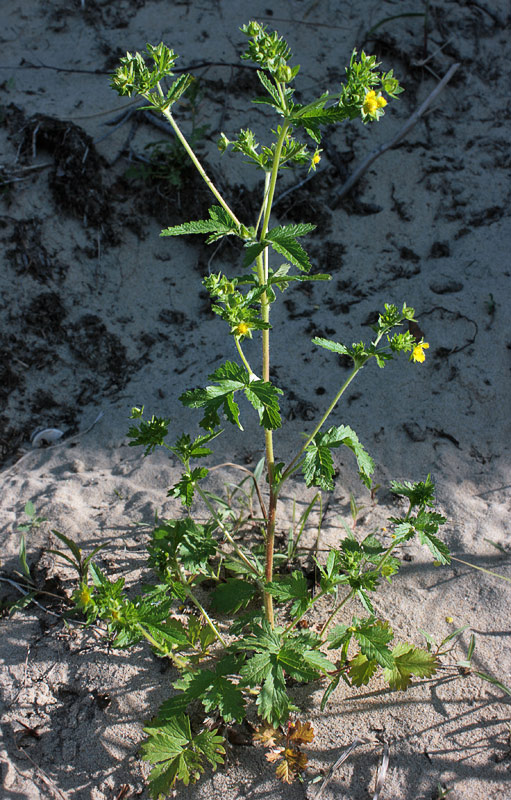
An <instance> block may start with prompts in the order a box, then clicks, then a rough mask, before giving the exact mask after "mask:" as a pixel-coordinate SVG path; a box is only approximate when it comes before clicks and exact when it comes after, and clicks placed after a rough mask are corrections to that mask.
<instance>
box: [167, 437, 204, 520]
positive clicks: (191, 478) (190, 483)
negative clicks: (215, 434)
mask: <svg viewBox="0 0 511 800" xmlns="http://www.w3.org/2000/svg"><path fill="white" fill-rule="evenodd" d="M205 449H206V448H205ZM209 452H211V451H209ZM208 474H209V470H208V469H206V467H195V469H192V470H188V471H187V472H184V473H183V475H182V476H181V480H179V481H178V482H177V483H175V484H174V486H173V487H172V489H169V491H168V492H167V497H178V498H179V499H180V500H181V502H182V503H183V505H185V506H186V507H187V508H189V507H190V506H191V505H192V502H193V496H194V494H195V487H196V485H197V483H198V482H199V481H200V480H202V479H203V478H206V477H207V475H208Z"/></svg>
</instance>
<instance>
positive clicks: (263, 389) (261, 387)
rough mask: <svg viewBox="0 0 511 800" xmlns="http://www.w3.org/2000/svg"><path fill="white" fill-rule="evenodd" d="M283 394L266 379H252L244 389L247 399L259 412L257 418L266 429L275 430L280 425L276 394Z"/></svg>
mask: <svg viewBox="0 0 511 800" xmlns="http://www.w3.org/2000/svg"><path fill="white" fill-rule="evenodd" d="M279 394H283V392H282V389H278V388H277V387H276V386H273V384H271V383H268V382H267V381H252V383H251V384H250V385H249V386H248V387H247V388H246V389H245V395H246V397H247V400H248V401H249V402H250V403H251V404H252V406H253V407H254V408H255V409H256V411H257V412H258V413H259V420H260V423H261V425H262V426H263V428H265V429H266V430H271V431H273V430H275V429H276V428H280V426H281V425H282V419H281V416H280V406H279V401H278V395H279Z"/></svg>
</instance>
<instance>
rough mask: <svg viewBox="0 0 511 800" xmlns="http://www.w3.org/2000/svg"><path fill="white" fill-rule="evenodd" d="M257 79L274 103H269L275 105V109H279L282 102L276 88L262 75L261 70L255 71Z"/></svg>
mask: <svg viewBox="0 0 511 800" xmlns="http://www.w3.org/2000/svg"><path fill="white" fill-rule="evenodd" d="M257 77H258V78H259V80H260V81H261V83H262V84H263V86H264V88H265V89H266V91H267V92H268V94H269V95H270V97H271V98H272V100H273V101H274V102H273V103H271V105H275V108H281V107H282V100H281V98H280V95H279V93H278V91H277V89H276V87H275V86H274V85H273V83H272V82H271V81H270V79H269V78H267V77H266V75H265V74H264V72H261V70H257Z"/></svg>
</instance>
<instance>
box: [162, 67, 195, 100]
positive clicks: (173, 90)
mask: <svg viewBox="0 0 511 800" xmlns="http://www.w3.org/2000/svg"><path fill="white" fill-rule="evenodd" d="M193 81H194V78H193V77H192V76H191V75H189V74H187V73H184V74H183V75H180V76H179V78H177V80H175V81H174V83H173V84H172V86H171V87H170V89H169V90H168V92H167V95H166V99H165V103H164V105H163V106H161V108H170V107H171V106H172V105H173V104H174V103H175V102H176V100H179V98H180V97H181V95H183V94H184V93H185V92H186V90H187V89H188V87H189V86H190V85H191V84H192V83H193Z"/></svg>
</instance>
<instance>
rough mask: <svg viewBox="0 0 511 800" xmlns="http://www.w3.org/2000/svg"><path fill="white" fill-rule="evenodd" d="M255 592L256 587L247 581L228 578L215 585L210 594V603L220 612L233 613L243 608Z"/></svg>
mask: <svg viewBox="0 0 511 800" xmlns="http://www.w3.org/2000/svg"><path fill="white" fill-rule="evenodd" d="M256 592H257V588H256V587H255V586H253V584H251V583H249V582H248V581H246V580H245V581H242V580H239V579H238V578H229V579H228V580H227V581H226V582H225V583H220V584H219V585H218V586H217V587H216V589H215V590H214V592H213V593H212V595H211V605H212V607H213V608H214V609H215V610H216V611H218V612H219V613H220V614H234V613H235V612H236V611H239V610H240V608H245V607H246V606H247V605H248V604H249V603H250V601H251V600H252V598H253V597H254V595H255V594H256Z"/></svg>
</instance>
